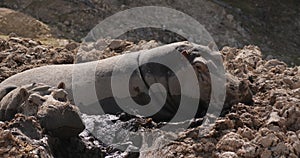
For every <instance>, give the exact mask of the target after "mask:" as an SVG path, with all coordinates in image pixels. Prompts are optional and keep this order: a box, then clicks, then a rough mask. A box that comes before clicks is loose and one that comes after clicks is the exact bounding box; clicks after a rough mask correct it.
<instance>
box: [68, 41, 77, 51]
mask: <svg viewBox="0 0 300 158" xmlns="http://www.w3.org/2000/svg"><path fill="white" fill-rule="evenodd" d="M65 47H66V49H67V50H68V51H72V50H75V49H76V48H78V47H79V44H78V43H76V42H71V43H68V44H67V45H66V46H65Z"/></svg>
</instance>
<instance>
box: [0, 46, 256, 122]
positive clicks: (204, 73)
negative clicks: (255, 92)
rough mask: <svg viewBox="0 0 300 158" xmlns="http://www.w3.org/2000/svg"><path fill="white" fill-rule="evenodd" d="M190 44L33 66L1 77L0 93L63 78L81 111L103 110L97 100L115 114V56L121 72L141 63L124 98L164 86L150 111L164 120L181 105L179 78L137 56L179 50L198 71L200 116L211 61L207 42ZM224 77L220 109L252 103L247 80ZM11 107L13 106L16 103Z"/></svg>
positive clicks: (145, 98) (144, 98)
mask: <svg viewBox="0 0 300 158" xmlns="http://www.w3.org/2000/svg"><path fill="white" fill-rule="evenodd" d="M194 47H195V46H194V45H193V44H192V43H189V42H178V43H173V44H169V45H165V46H161V47H157V48H154V49H151V50H143V51H139V52H134V53H130V55H131V57H132V59H136V60H130V61H127V60H126V58H125V60H124V58H123V55H120V56H115V57H111V58H108V59H104V60H100V61H94V62H88V63H82V64H75V65H76V66H75V67H74V65H50V66H44V67H40V68H35V69H31V70H28V71H25V72H22V73H19V74H17V75H14V76H12V77H10V78H8V79H7V80H5V81H3V82H2V83H1V84H0V94H1V95H0V97H3V99H4V98H5V97H6V96H5V95H6V94H7V95H9V94H10V93H9V91H10V90H11V89H13V88H12V87H15V86H22V85H26V84H31V83H46V84H47V85H50V86H55V85H57V83H60V82H64V83H65V89H66V91H67V93H68V94H69V95H68V100H69V101H70V102H71V103H75V104H76V105H77V106H79V108H80V111H81V112H83V113H87V114H102V113H101V112H100V111H98V109H99V108H100V107H98V106H99V105H98V103H100V104H101V108H102V109H103V110H104V112H105V113H110V114H117V113H120V112H122V109H121V108H120V107H119V106H118V104H117V103H116V101H115V99H114V95H113V94H112V90H111V89H112V88H111V84H110V83H111V75H112V71H113V68H114V65H115V64H116V63H118V62H123V63H124V65H125V66H124V68H120V70H118V71H120V72H122V70H123V69H124V70H126V68H127V65H129V66H128V67H130V66H131V65H133V66H139V68H138V69H137V70H136V71H134V73H133V74H132V76H131V80H130V83H129V92H130V95H131V96H126V97H125V98H124V99H125V100H126V98H129V97H131V98H133V100H134V101H135V102H137V103H139V104H147V103H148V102H149V100H150V99H149V95H148V91H149V85H152V84H153V83H156V82H159V83H161V84H162V85H163V86H164V87H165V88H166V90H167V94H168V95H167V99H166V102H165V104H164V106H163V108H162V109H161V110H160V111H159V112H158V113H156V114H154V115H153V116H151V117H152V118H153V119H154V120H155V121H168V120H170V119H171V118H172V117H173V116H174V114H175V113H176V111H177V108H178V106H179V102H180V96H181V94H180V84H179V82H178V80H177V79H176V77H175V76H174V72H172V71H170V69H168V68H167V67H165V66H162V65H158V64H153V63H149V64H144V65H140V63H139V62H140V61H141V60H146V61H147V60H151V58H159V57H163V56H165V55H170V54H172V53H182V54H183V55H184V56H185V57H186V58H187V59H188V61H189V62H190V63H191V64H192V66H193V68H194V70H195V73H196V75H197V77H198V81H199V88H200V93H201V94H202V95H201V96H200V101H199V105H198V111H197V113H196V116H195V117H203V116H204V115H205V113H206V110H207V107H208V103H209V101H210V93H211V85H210V84H211V83H210V82H211V81H210V75H209V72H208V68H207V66H206V64H207V62H211V61H208V60H205V59H204V58H203V57H202V56H201V51H203V50H204V51H206V52H212V51H210V48H209V47H204V46H201V50H196V51H193V52H191V51H190V50H194ZM195 52H196V53H195ZM124 55H126V54H124ZM141 56H142V57H141ZM211 56H212V57H214V54H211ZM121 59H122V60H121ZM120 60H121V61H120ZM91 67H92V68H95V72H93V71H92V70H91ZM149 70H151V71H149ZM74 71H75V72H76V71H78V72H80V75H79V76H80V77H79V78H76V80H74V74H73V73H74ZM91 74H92V75H93V74H94V75H95V78H93V79H90V78H89V76H90V75H91ZM174 77H175V78H174ZM226 78H227V81H228V83H227V93H226V102H225V106H224V109H228V108H230V107H231V106H232V105H233V104H235V103H238V102H244V103H246V104H251V103H252V94H251V91H250V90H249V87H248V85H247V83H246V82H244V81H239V80H238V79H234V77H233V76H231V75H229V74H227V75H226ZM93 82H94V83H95V87H93V86H91V83H93ZM92 88H95V91H96V94H97V99H98V100H97V101H95V100H93V99H91V98H90V97H91V96H92V95H93V93H94V92H93V90H92ZM74 89H75V90H77V93H76V94H77V95H78V94H80V95H81V96H80V98H83V99H85V100H87V102H89V103H90V105H89V106H88V107H86V106H80V104H81V102H78V101H76V98H75V97H76V96H75V97H74V96H73V94H74ZM78 91H79V93H78ZM24 95H25V94H24ZM17 98H18V97H17ZM0 99H2V98H0ZM3 104H5V103H3ZM7 106H11V105H1V110H3V111H5V110H8V109H10V108H8V107H7ZM12 108H13V109H14V107H12ZM223 113H224V112H223Z"/></svg>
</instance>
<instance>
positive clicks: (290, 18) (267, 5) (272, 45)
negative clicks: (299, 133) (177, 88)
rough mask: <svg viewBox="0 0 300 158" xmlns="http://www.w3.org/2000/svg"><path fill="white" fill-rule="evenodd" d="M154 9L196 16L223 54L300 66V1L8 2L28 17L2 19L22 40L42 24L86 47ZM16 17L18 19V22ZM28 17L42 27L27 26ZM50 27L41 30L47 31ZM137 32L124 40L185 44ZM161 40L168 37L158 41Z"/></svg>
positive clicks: (6, 1) (1, 24)
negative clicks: (243, 51) (250, 54)
mask: <svg viewBox="0 0 300 158" xmlns="http://www.w3.org/2000/svg"><path fill="white" fill-rule="evenodd" d="M149 5H154V6H163V7H169V8H173V9H176V10H179V11H182V12H184V13H186V14H188V15H190V16H191V17H193V18H194V19H196V20H197V21H199V22H200V23H201V24H202V25H203V26H204V27H205V28H206V29H207V30H208V31H209V33H210V34H211V35H212V37H213V38H214V40H215V41H216V43H217V45H218V46H219V47H220V48H222V47H224V46H231V47H239V48H242V47H243V46H244V45H248V44H255V45H257V46H259V47H260V48H261V49H262V50H263V52H264V54H263V55H264V56H265V57H268V58H279V59H281V60H284V61H285V62H286V63H287V64H289V65H293V64H295V65H299V64H300V59H299V55H298V53H299V51H300V50H299V41H300V40H299V38H300V34H299V31H298V30H299V28H300V19H299V17H300V16H299V13H300V11H299V8H300V7H299V6H300V3H299V1H298V0H287V1H284V2H282V1H280V0H273V1H265V0H244V1H239V0H212V1H208V0H188V1H184V2H183V1H176V0H166V1H161V0H148V1H143V0H134V1H133V0H52V1H33V0H22V1H20V0H2V1H0V7H5V8H10V9H12V10H14V11H18V12H21V13H24V14H26V17H23V15H22V16H21V15H20V13H18V14H7V12H6V13H5V12H3V14H0V27H1V28H4V29H3V30H0V32H2V33H7V32H8V33H10V32H11V31H13V32H15V33H17V34H18V35H20V36H25V37H32V36H33V35H32V33H30V30H31V29H30V28H32V27H30V26H29V25H36V24H40V23H42V24H45V25H47V28H46V30H45V31H44V32H43V33H42V34H43V35H44V34H45V33H50V34H51V35H52V36H54V37H56V38H67V39H70V40H75V41H80V40H81V39H82V38H84V37H85V36H86V35H87V33H88V32H89V31H90V30H91V29H92V28H93V27H95V25H96V24H98V23H99V22H100V21H102V20H103V19H105V18H107V17H109V16H111V15H113V14H115V13H118V12H120V11H122V10H125V9H129V8H133V7H140V6H149ZM4 13H5V14H4ZM16 15H18V18H14V17H16ZM1 16H4V17H6V18H7V19H13V18H14V20H12V21H11V20H10V21H11V22H9V23H6V21H7V20H3V18H1ZM28 17H31V18H32V19H36V20H37V22H32V20H22V19H23V18H24V19H28ZM30 21H31V22H30ZM12 24H13V25H12ZM24 25H26V28H29V29H28V30H20V31H17V30H12V29H13V28H16V29H21V28H24ZM45 25H41V27H39V28H41V30H44V28H45ZM12 26H16V27H12ZM18 26H23V27H18ZM41 30H36V31H39V32H40V31H41ZM9 31H10V32H9ZM133 32H135V33H138V34H139V35H138V36H134V38H128V36H123V37H125V38H127V39H130V40H132V41H140V40H141V39H146V40H152V39H156V40H159V41H162V42H165V43H171V42H174V41H176V40H182V38H178V37H176V36H174V34H172V36H170V35H169V34H166V33H163V32H162V31H161V30H160V31H159V30H155V29H154V30H153V29H152V30H151V29H149V28H147V29H140V30H135V31H133ZM129 34H131V32H129ZM159 34H164V35H165V36H168V37H162V36H157V35H159ZM28 35H29V36H28Z"/></svg>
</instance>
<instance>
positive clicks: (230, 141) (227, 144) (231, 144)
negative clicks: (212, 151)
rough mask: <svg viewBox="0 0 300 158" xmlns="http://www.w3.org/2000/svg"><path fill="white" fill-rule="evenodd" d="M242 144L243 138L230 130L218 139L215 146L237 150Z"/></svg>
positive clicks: (221, 148)
mask: <svg viewBox="0 0 300 158" xmlns="http://www.w3.org/2000/svg"><path fill="white" fill-rule="evenodd" d="M243 144H244V140H243V139H242V138H241V136H240V135H238V134H236V133H233V132H230V133H228V134H226V135H224V136H223V137H222V138H221V139H220V141H219V142H218V144H217V145H216V148H217V149H219V150H223V151H237V149H239V148H240V147H242V146H243Z"/></svg>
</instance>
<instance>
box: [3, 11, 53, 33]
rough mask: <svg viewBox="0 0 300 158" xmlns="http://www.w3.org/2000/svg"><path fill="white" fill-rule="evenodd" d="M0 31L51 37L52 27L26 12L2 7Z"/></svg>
mask: <svg viewBox="0 0 300 158" xmlns="http://www.w3.org/2000/svg"><path fill="white" fill-rule="evenodd" d="M0 28H1V29H0V32H1V33H2V34H6V35H8V34H10V33H15V34H17V35H19V36H23V37H30V38H36V37H50V36H51V30H50V28H49V27H48V26H47V25H46V24H44V23H43V22H41V21H38V20H36V19H34V18H32V17H30V16H28V15H25V14H24V13H21V12H18V11H14V10H11V9H7V8H0Z"/></svg>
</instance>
